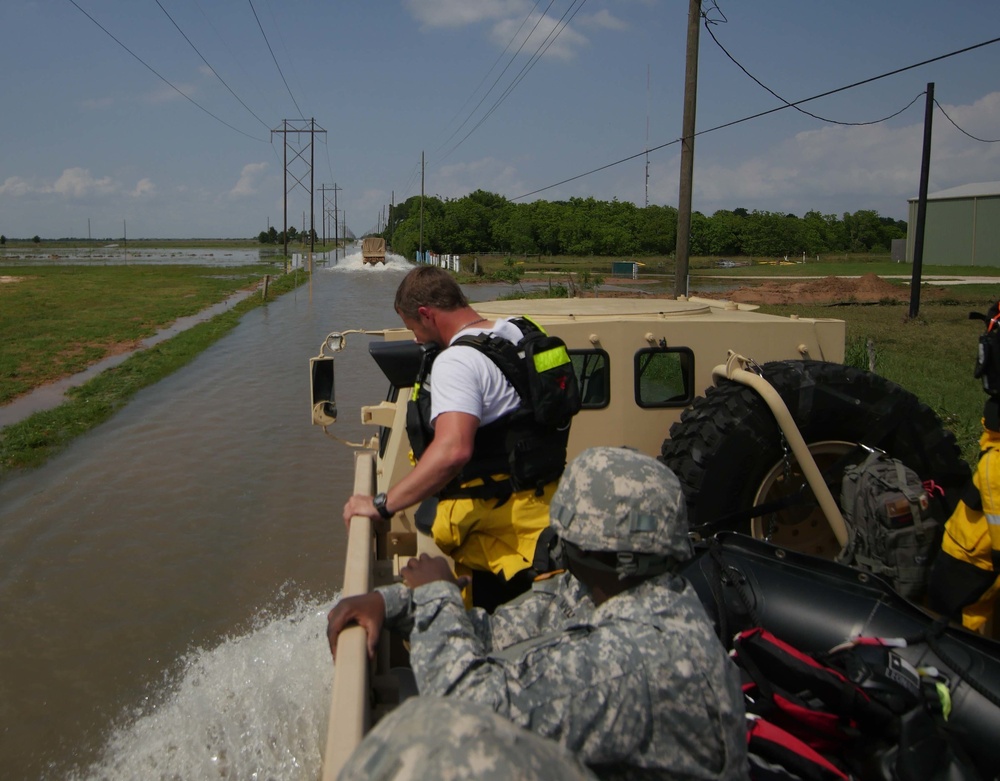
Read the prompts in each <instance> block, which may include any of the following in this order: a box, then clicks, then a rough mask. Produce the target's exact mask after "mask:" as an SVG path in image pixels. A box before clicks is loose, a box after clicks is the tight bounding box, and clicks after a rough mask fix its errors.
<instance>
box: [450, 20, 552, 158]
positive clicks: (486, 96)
mask: <svg viewBox="0 0 1000 781" xmlns="http://www.w3.org/2000/svg"><path fill="white" fill-rule="evenodd" d="M538 2H539V0H536V2H535V5H534V6H532V8H531V10H530V11H529V12H528V15H527V16H525V17H524V20H523V21H522V22H521V24H520V26H519V27H518V28H517V31H516V32H515V33H514V34H513V35H512V36H511V39H510V40H509V41H508V42H507V46H506V47H504V50H503V51H502V52H501V53H500V55H499V56H498V57H497V58H496V60H495V61H494V62H493V65H492V67H490V69H489V70H488V71H487V72H486V75H485V76H483V79H482V81H480V82H479V86H478V87H476V89H475V90H473V92H472V95H475V94H476V92H477V91H478V90H479V88H480V87H482V86H483V84H484V83H485V81H486V79H487V77H489V75H490V73H492V72H493V69H494V68H496V66H497V63H498V62H500V58H501V57H503V56H504V55H505V54H506V53H507V51H508V50H509V49H510V47H511V44H513V43H514V41H515V40H517V36H518V35H520V34H521V30H523V29H524V25H526V24H527V23H528V20H529V19H530V18H531V14H533V13H534V11H535V9H536V8H538ZM554 2H555V0H549V4H548V5H547V6H546V7H545V10H544V11H543V12H542V13H541V14H539V16H538V20H537V21H536V22H535V26H534V27H532V28H531V32H529V33H528V34H527V35H526V36H524V40H523V41H521V45H520V46H518V47H517V51H515V52H514V53H513V54H512V55H511V56H510V60H508V61H507V64H506V65H504V67H503V70H502V71H500V73H499V74H498V75H497V77H496V78H495V79H494V80H493V83H492V84H491V85H490V88H489V89H488V90H486V94H484V95H483V97H482V98H480V99H479V102H478V103H477V104H476V105H475V107H474V108H473V109H472V111H470V112H469V116H467V117H466V118H465V119H464V120H462V124H461V125H459V126H458V127H457V128H455V130H454V131H452V134H451V135H450V136H448V138H446V139H445V140H444V143H442V144H441V146H444V145H445V144H447V143H448V142H449V141H451V139H453V138H454V137H455V136H456V135H458V132H459V131H460V130H461V129H462V128H463V127H465V125H466V123H467V122H468V121H469V120H470V119H472V117H473V115H474V114H475V113H476V112H477V111H478V110H479V107H480V106H481V105H483V103H484V102H485V101H486V98H488V97H489V96H490V93H491V92H493V88H494V87H496V85H497V84H499V83H500V79H502V78H503V75H504V74H505V73H506V72H507V69H508V68H509V67H510V66H511V65H513V64H514V60H515V59H517V55H518V54H520V53H521V49H523V48H524V47H525V45H526V44H527V43H528V41H529V40H530V38H531V36H532V34H533V33H534V32H535V30H537V29H538V25H540V24H541V23H542V20H543V19H544V18H545V16H546V14H548V12H549V9H550V8H551V7H552V4H553V3H554ZM472 95H470V96H469V98H468V99H466V101H465V103H464V104H463V105H462V109H464V108H465V106H466V105H467V104H468V102H469V101H470V100H472ZM462 109H459V110H458V111H457V112H455V116H454V117H452V119H451V121H450V122H449V123H448V124H451V122H454V121H455V119H457V118H458V115H459V114H460V113H461V111H462ZM463 140H464V139H463ZM438 148H439V149H440V147H438ZM456 148H457V147H456ZM453 151H455V150H454V149H452V150H450V151H449V152H448V154H451V152H453ZM447 156H448V155H445V157H447Z"/></svg>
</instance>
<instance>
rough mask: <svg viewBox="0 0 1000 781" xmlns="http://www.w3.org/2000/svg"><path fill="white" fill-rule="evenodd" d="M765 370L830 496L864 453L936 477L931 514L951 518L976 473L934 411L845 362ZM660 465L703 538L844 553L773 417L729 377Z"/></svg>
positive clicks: (688, 418) (775, 365)
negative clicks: (751, 539) (670, 473)
mask: <svg viewBox="0 0 1000 781" xmlns="http://www.w3.org/2000/svg"><path fill="white" fill-rule="evenodd" d="M761 370H762V374H763V376H764V378H765V379H767V380H768V382H770V383H771V384H772V385H773V386H774V388H775V390H776V391H777V392H778V393H779V394H780V396H781V398H782V399H783V400H784V402H785V404H786V405H787V406H788V410H789V412H790V413H791V415H792V417H793V419H794V420H795V423H796V425H797V426H798V427H799V431H800V432H801V433H802V436H803V438H804V439H805V441H806V444H807V445H808V446H809V448H810V451H812V453H813V455H814V457H815V458H816V461H817V464H818V466H819V468H820V471H821V472H823V474H824V478H825V479H826V482H827V484H828V485H829V486H830V490H831V493H832V494H833V496H834V499H839V497H840V481H841V477H842V475H843V470H844V469H845V468H846V467H847V466H848V465H850V464H851V463H858V462H860V461H861V460H862V459H863V458H864V455H865V451H864V449H863V446H867V447H870V448H877V449H879V450H884V451H885V452H886V453H888V454H889V455H890V456H893V457H895V458H898V459H900V460H901V461H903V462H904V463H905V464H906V465H907V466H909V467H910V468H912V469H913V470H914V471H915V472H916V473H917V474H918V475H919V476H920V478H921V480H924V481H928V480H932V481H933V482H934V485H935V486H937V487H938V488H940V489H941V490H940V491H938V490H936V489H932V491H931V493H932V495H933V496H932V510H933V512H934V515H935V516H936V517H938V518H940V519H941V521H942V522H943V521H944V520H945V519H947V518H948V516H949V515H950V514H951V511H952V510H953V509H954V507H955V505H956V504H957V502H958V497H959V493H960V491H961V489H962V488H963V487H964V486H965V485H966V484H967V483H968V481H969V477H970V472H969V466H968V464H966V463H965V461H963V460H962V457H961V452H960V451H959V448H958V445H957V444H956V442H955V437H954V435H953V434H952V433H951V432H949V431H946V430H945V429H944V427H943V426H942V424H941V421H940V419H939V418H938V416H937V415H936V414H935V413H934V411H933V410H931V409H930V407H928V406H927V405H925V404H922V403H921V402H920V401H919V400H918V399H917V397H916V396H914V395H913V394H912V393H910V392H909V391H907V390H904V389H903V388H901V387H900V386H899V385H896V384H895V383H893V382H890V381H889V380H887V379H885V378H884V377H880V376H878V375H877V374H872V373H870V372H865V371H862V370H860V369H856V368H853V367H849V366H842V365H840V364H835V363H826V362H823V361H775V362H772V363H766V364H764V365H763V366H762V367H761ZM660 460H661V461H663V462H664V463H665V464H667V466H669V467H670V468H671V469H673V470H674V472H675V473H676V474H677V476H678V477H679V478H680V482H681V485H682V487H683V489H684V494H685V497H686V498H687V505H688V516H689V520H690V524H691V529H692V531H694V532H696V533H697V534H700V535H701V536H709V535H711V534H714V533H715V532H718V531H738V532H742V533H752V534H753V535H754V536H755V537H760V538H763V539H768V540H771V541H772V542H774V543H776V544H778V545H781V546H782V547H787V548H791V549H793V550H798V551H801V552H803V553H810V554H812V555H818V556H823V557H824V558H832V557H833V556H835V555H836V553H837V552H839V550H840V546H839V545H838V544H837V542H836V538H834V537H833V533H832V531H831V530H830V528H829V525H828V523H827V522H826V519H825V517H824V516H823V514H822V512H821V511H820V510H819V508H818V506H817V505H816V502H815V499H814V497H813V494H812V491H811V490H809V489H808V486H806V485H805V480H804V478H803V477H802V475H801V470H799V469H798V465H797V463H796V462H795V459H794V456H792V455H791V452H790V450H789V449H788V448H787V445H786V443H785V440H784V437H783V436H782V434H781V430H780V429H779V427H778V424H777V422H776V421H775V419H774V416H773V415H772V413H771V411H770V409H769V408H768V406H767V404H765V403H764V401H763V399H761V398H760V396H759V395H758V394H757V393H756V392H755V391H754V390H753V389H752V388H750V387H748V386H746V385H742V384H740V383H737V382H733V381H729V380H726V381H723V382H722V383H721V384H720V385H718V386H716V387H714V388H709V389H708V391H707V392H706V393H705V396H703V397H699V398H697V399H695V401H694V404H693V406H692V407H691V408H689V409H687V410H685V411H684V413H683V414H682V416H681V419H680V421H678V422H677V423H674V425H673V426H671V428H670V438H669V439H667V440H664V442H663V447H662V449H661V455H660ZM752 508H758V509H757V510H753V509H752ZM761 509H764V510H766V512H763V513H761Z"/></svg>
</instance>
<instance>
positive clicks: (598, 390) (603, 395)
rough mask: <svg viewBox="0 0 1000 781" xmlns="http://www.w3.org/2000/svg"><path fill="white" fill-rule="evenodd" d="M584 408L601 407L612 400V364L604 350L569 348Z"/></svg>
mask: <svg viewBox="0 0 1000 781" xmlns="http://www.w3.org/2000/svg"><path fill="white" fill-rule="evenodd" d="M568 352H569V359H570V360H571V361H572V362H573V371H575V372H576V379H577V382H579V383H580V399H581V400H582V405H581V406H582V408H583V409H601V408H602V407H606V406H608V403H609V402H610V401H611V365H610V363H609V362H608V354H607V353H606V352H605V351H604V350H569V351H568Z"/></svg>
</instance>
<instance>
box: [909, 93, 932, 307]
mask: <svg viewBox="0 0 1000 781" xmlns="http://www.w3.org/2000/svg"><path fill="white" fill-rule="evenodd" d="M933 119H934V82H933V81H932V82H930V83H928V85H927V101H926V103H925V105H924V148H923V154H922V156H921V158H920V192H919V193H918V195H917V224H916V226H915V227H914V230H915V231H916V233H915V234H914V236H913V270H912V272H911V275H912V276H911V277H910V317H911V318H913V317H916V316H917V314H918V313H919V312H920V273H921V269H922V267H923V264H924V222H925V219H926V217H927V180H928V179H929V178H930V171H931V122H932V120H933Z"/></svg>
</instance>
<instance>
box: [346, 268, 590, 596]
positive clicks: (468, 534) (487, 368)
mask: <svg viewBox="0 0 1000 781" xmlns="http://www.w3.org/2000/svg"><path fill="white" fill-rule="evenodd" d="M395 309H396V312H397V313H398V314H399V316H400V317H401V318H402V320H403V324H404V325H405V326H406V327H407V328H409V329H410V330H411V331H412V332H413V335H414V338H415V339H416V341H417V342H419V343H421V344H425V345H432V346H435V348H436V349H434V350H431V351H429V352H427V353H425V358H424V365H423V366H421V369H420V372H419V375H418V377H417V381H416V383H415V386H414V393H413V398H412V399H411V401H410V404H409V406H408V410H407V422H406V429H407V434H408V435H409V438H410V445H411V447H412V449H413V455H414V458H415V461H416V464H415V466H414V469H413V471H412V472H411V473H410V474H408V475H407V476H406V477H404V478H403V479H402V480H400V481H399V482H398V483H397V484H396V485H393V486H391V487H390V488H389V489H388V490H387V491H386V492H385V493H380V494H377V495H376V496H375V497H374V498H373V497H370V496H365V495H361V494H359V495H355V496H352V497H351V498H350V499H349V500H348V501H347V504H346V505H345V506H344V521H345V523H348V524H349V523H350V519H351V517H352V516H354V515H364V516H367V517H369V518H371V519H372V520H375V521H376V522H378V521H379V520H380V519H382V520H388V519H389V518H391V517H392V514H393V513H394V512H397V511H399V510H401V509H403V508H406V507H411V506H414V505H417V504H420V505H421V508H420V509H419V510H418V511H417V512H416V516H415V521H416V525H417V528H418V529H419V530H420V531H422V532H424V533H427V534H429V535H430V536H431V537H433V539H434V542H435V543H436V544H437V546H438V547H439V548H440V549H441V551H442V552H443V553H445V554H447V555H449V556H451V557H452V559H453V560H454V562H455V566H456V570H457V571H458V573H459V574H460V575H469V576H470V577H471V580H472V585H471V594H469V593H468V591H466V594H465V596H466V599H467V601H468V602H469V603H470V605H475V606H477V607H483V608H485V609H486V610H488V611H492V610H493V609H494V608H495V607H496V606H497V605H499V604H502V603H504V602H507V601H509V600H510V599H513V598H514V597H516V596H518V595H519V594H521V593H523V592H524V591H526V590H527V589H529V588H530V587H531V583H532V581H533V580H534V577H535V576H536V575H537V574H539V573H540V572H544V571H546V568H547V558H548V557H547V554H548V548H547V542H546V541H547V539H548V538H547V536H546V537H544V538H543V539H542V541H541V542H540V541H539V540H540V538H542V537H543V532H544V531H545V530H546V529H548V526H549V502H550V501H551V499H552V494H553V493H554V492H555V489H556V483H557V481H558V479H559V476H560V475H561V474H562V471H563V469H564V467H565V465H566V444H567V441H568V438H569V424H568V423H567V424H566V425H565V426H564V427H562V428H560V429H559V430H558V431H557V430H553V429H551V428H550V427H549V426H547V425H542V424H540V423H539V422H538V421H537V420H536V419H535V416H534V415H533V413H532V410H531V408H530V407H527V406H525V405H526V400H525V398H523V395H522V391H519V390H518V387H517V386H515V385H514V383H513V381H512V380H511V378H510V377H508V371H510V372H512V373H514V372H515V371H516V372H517V380H518V385H519V386H521V387H522V389H524V386H525V385H526V383H527V376H526V374H525V375H524V376H522V375H521V372H522V371H524V372H526V371H527V370H526V368H524V365H525V360H526V359H525V358H524V357H523V356H519V355H518V350H517V349H516V348H515V345H516V344H518V343H519V342H520V341H521V340H522V338H523V337H524V336H525V335H526V334H525V331H524V329H525V328H529V329H530V328H538V326H536V325H534V324H533V323H531V322H530V321H526V319H525V318H499V319H497V320H489V319H487V318H485V317H480V315H479V314H478V313H477V312H476V311H475V310H474V309H473V308H472V307H471V306H470V305H469V302H468V299H467V298H466V297H465V294H464V293H463V292H462V289H461V288H460V287H459V285H458V283H457V282H456V281H455V280H454V278H453V277H452V276H451V275H450V274H449V273H448V272H446V271H445V270H444V269H440V268H437V267H434V266H419V267H417V268H415V269H413V270H412V271H410V272H409V273H408V274H407V275H406V277H404V279H403V281H402V282H401V283H400V285H399V288H398V290H397V291H396V301H395ZM470 342H471V343H470ZM511 351H513V354H511ZM560 355H561V356H562V357H561V361H562V363H563V364H565V367H567V368H568V370H571V363H570V359H569V356H568V354H567V353H566V351H565V347H563V348H562V350H561V352H560ZM501 364H503V365H504V366H506V367H508V369H507V370H505V369H504V368H501ZM572 381H573V382H574V383H575V377H574V378H572ZM432 386H433V392H432ZM574 387H575V385H574ZM524 390H525V391H526V389H524ZM424 508H426V511H425V509H424Z"/></svg>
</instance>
